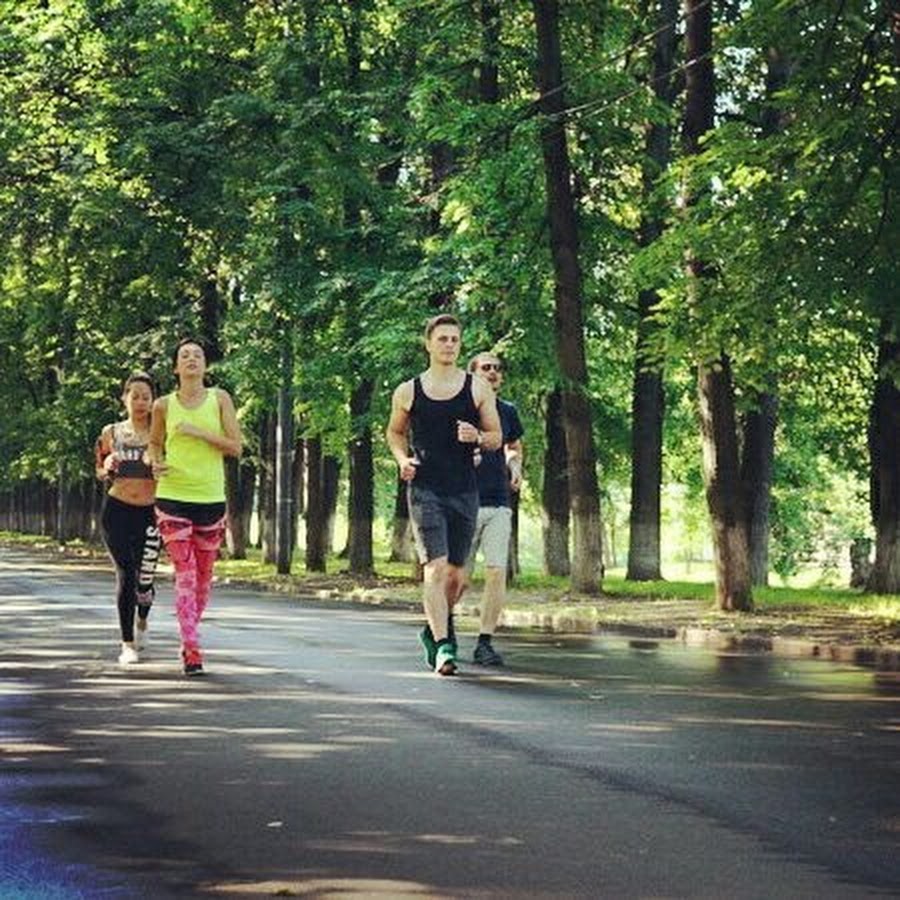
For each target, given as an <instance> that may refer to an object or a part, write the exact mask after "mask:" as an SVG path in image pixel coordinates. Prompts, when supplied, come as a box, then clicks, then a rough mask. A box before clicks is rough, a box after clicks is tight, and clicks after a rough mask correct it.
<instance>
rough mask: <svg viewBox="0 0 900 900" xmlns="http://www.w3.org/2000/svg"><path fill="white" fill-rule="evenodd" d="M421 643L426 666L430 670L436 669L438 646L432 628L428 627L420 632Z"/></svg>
mask: <svg viewBox="0 0 900 900" xmlns="http://www.w3.org/2000/svg"><path fill="white" fill-rule="evenodd" d="M419 641H420V642H421V644H422V649H423V650H424V651H425V665H426V666H428V668H429V669H433V668H434V659H435V656H437V644H436V643H435V642H434V636H433V635H432V633H431V626H430V625H426V626H425V627H424V628H423V629H422V630H421V631H420V632H419Z"/></svg>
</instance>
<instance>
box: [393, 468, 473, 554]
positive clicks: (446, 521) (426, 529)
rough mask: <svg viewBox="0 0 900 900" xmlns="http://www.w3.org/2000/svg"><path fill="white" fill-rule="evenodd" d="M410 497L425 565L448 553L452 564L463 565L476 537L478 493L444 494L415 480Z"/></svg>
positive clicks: (415, 537) (417, 547)
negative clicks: (437, 492)
mask: <svg viewBox="0 0 900 900" xmlns="http://www.w3.org/2000/svg"><path fill="white" fill-rule="evenodd" d="M407 500H408V502H409V520H410V522H411V524H412V532H413V538H414V539H415V542H416V550H417V551H418V554H419V560H420V562H421V563H422V565H425V563H428V562H431V561H432V560H434V559H440V557H442V556H446V557H447V562H449V563H450V564H451V565H454V566H462V565H463V564H464V563H465V561H466V558H467V557H468V555H469V549H470V547H471V546H472V538H473V537H474V536H475V523H476V522H477V521H478V492H477V491H470V492H467V493H465V494H451V495H449V496H446V497H445V496H442V495H440V494H436V493H435V492H434V491H432V490H431V489H430V488H427V487H421V486H419V485H416V484H415V482H412V483H410V485H409V488H408V493H407Z"/></svg>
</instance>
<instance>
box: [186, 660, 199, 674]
mask: <svg viewBox="0 0 900 900" xmlns="http://www.w3.org/2000/svg"><path fill="white" fill-rule="evenodd" d="M184 674H185V675H187V676H189V677H193V676H195V675H202V674H203V663H198V662H191V663H185V664H184Z"/></svg>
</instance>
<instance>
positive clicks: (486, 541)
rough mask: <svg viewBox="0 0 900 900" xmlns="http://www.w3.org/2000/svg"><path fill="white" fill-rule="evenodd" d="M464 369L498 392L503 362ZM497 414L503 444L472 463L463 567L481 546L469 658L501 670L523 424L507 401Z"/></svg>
mask: <svg viewBox="0 0 900 900" xmlns="http://www.w3.org/2000/svg"><path fill="white" fill-rule="evenodd" d="M469 371H470V372H472V373H473V374H475V375H479V376H481V377H482V378H483V379H484V380H485V381H486V382H487V383H488V384H489V385H490V386H491V388H492V390H493V391H494V394H499V393H500V388H501V387H502V385H503V364H502V363H501V362H500V359H499V357H497V356H496V355H495V354H493V353H479V354H478V355H477V356H475V357H473V358H472V360H470V362H469ZM497 412H498V414H499V416H500V427H501V431H502V432H503V443H502V445H501V446H500V447H499V448H497V449H496V450H490V449H488V448H487V447H481V448H480V456H481V459H480V462H478V465H477V470H476V474H477V478H478V519H477V521H476V525H475V537H474V538H473V540H472V549H471V551H470V553H469V559H468V561H467V564H466V570H467V573H468V575H469V577H471V574H472V569H473V568H474V566H475V555H476V553H477V552H478V549H479V547H480V548H481V552H482V555H483V556H484V591H483V593H482V596H481V631H480V633H479V635H478V643H477V644H476V646H475V654H474V657H473V658H474V660H475V662H476V663H479V664H480V665H483V666H502V665H503V657H502V656H501V655H500V654H499V653H498V652H497V651H496V650H495V649H494V647H493V645H492V643H491V639H492V637H493V635H494V631H495V630H496V628H497V622H498V620H499V618H500V612H501V611H502V609H503V604H504V602H505V601H506V568H507V562H508V559H509V542H510V536H511V534H512V508H511V506H510V491H518V490H519V488H520V487H521V486H522V453H523V447H522V435H523V434H524V431H523V429H522V423H521V421H520V420H519V414H518V412H517V411H516V408H515V406H513V404H512V403H508V402H507V401H506V400H501V399H500V398H499V397H498V398H497Z"/></svg>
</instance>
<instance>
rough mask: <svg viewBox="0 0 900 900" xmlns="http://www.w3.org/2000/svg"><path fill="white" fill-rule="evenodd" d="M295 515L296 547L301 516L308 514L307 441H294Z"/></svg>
mask: <svg viewBox="0 0 900 900" xmlns="http://www.w3.org/2000/svg"><path fill="white" fill-rule="evenodd" d="M292 481H293V485H294V515H293V517H292V520H291V524H292V526H293V528H292V534H293V537H292V538H291V540H292V541H293V544H294V547H298V546H299V538H298V534H299V531H300V517H301V516H305V515H306V441H305V440H304V439H303V438H297V439H296V440H295V441H294V459H293V477H292Z"/></svg>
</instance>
